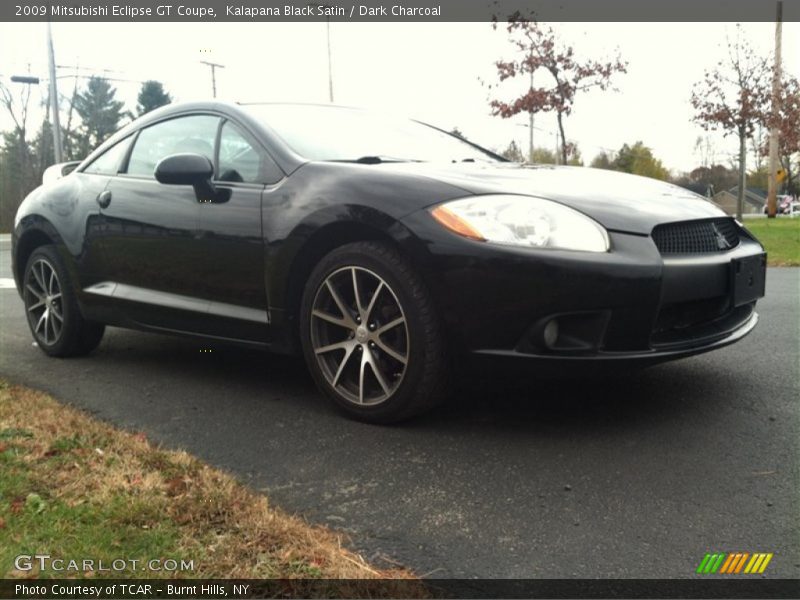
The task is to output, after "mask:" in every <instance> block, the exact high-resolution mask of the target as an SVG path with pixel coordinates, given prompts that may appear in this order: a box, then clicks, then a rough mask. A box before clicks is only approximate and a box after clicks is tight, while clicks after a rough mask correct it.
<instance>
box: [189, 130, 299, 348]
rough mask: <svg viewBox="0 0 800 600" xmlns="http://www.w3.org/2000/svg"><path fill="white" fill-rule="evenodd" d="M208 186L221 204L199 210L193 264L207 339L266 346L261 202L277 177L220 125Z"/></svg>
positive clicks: (256, 148) (257, 151)
mask: <svg viewBox="0 0 800 600" xmlns="http://www.w3.org/2000/svg"><path fill="white" fill-rule="evenodd" d="M216 154H217V160H216V165H217V166H216V173H217V176H216V179H215V181H214V185H215V186H216V187H217V189H218V190H220V191H221V192H222V193H221V194H219V197H220V198H221V199H223V201H220V202H215V203H203V204H201V205H200V212H199V219H198V240H199V244H200V246H201V248H202V250H201V252H202V255H203V257H204V259H203V261H202V262H201V263H198V264H197V268H198V275H199V279H200V281H201V282H202V286H203V289H202V294H203V297H204V298H207V299H208V300H209V313H208V315H209V318H208V319H207V320H206V321H205V323H204V326H205V327H206V328H207V330H206V332H207V333H208V334H210V335H218V336H225V337H235V338H237V339H242V340H252V341H259V342H263V341H268V339H269V314H268V310H267V297H266V293H265V279H264V274H265V269H264V241H263V234H262V219H261V202H262V195H263V194H264V191H265V189H267V187H270V188H272V187H274V186H275V184H277V182H279V181H280V180H281V179H282V177H283V173H282V172H281V171H280V169H279V168H278V166H277V165H276V164H275V163H274V162H273V161H272V159H271V158H270V156H269V154H268V153H267V152H266V151H265V150H264V148H263V147H262V146H261V145H260V144H259V143H258V142H257V140H256V139H255V138H254V137H253V136H251V135H250V134H249V133H247V131H246V130H245V129H244V128H242V127H240V126H239V125H237V124H236V123H234V122H232V121H229V120H226V121H223V123H222V124H221V128H220V133H219V136H218V145H217V151H216Z"/></svg>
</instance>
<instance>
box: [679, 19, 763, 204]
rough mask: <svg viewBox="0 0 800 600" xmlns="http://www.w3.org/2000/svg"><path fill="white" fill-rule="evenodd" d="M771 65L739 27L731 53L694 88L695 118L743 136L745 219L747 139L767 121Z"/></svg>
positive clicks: (741, 192)
mask: <svg viewBox="0 0 800 600" xmlns="http://www.w3.org/2000/svg"><path fill="white" fill-rule="evenodd" d="M769 74H770V67H769V64H768V62H767V59H766V58H765V57H763V56H759V55H758V54H757V53H756V52H755V50H754V49H753V48H752V46H751V45H750V44H749V43H748V42H747V40H746V39H744V37H743V36H742V34H741V30H739V31H738V34H737V37H736V40H734V41H730V40H729V41H728V57H727V58H726V59H724V60H721V61H719V62H718V63H717V65H716V66H715V67H714V68H713V69H710V70H707V71H706V73H705V76H704V78H703V80H702V81H700V82H698V83H696V84H695V86H694V89H693V91H692V106H693V107H694V109H695V116H694V120H695V122H697V123H699V124H700V125H701V126H702V127H703V128H704V129H706V130H717V129H721V130H722V131H723V132H724V133H725V134H726V135H728V134H736V135H737V136H738V138H739V198H738V202H737V208H736V215H737V216H738V217H739V218H740V219H741V217H742V210H743V208H744V194H745V189H746V186H747V174H746V173H747V140H748V139H749V138H752V137H753V134H754V133H755V130H756V126H757V125H758V124H759V123H762V122H763V119H764V114H765V109H766V107H767V103H768V100H769V92H768V82H769Z"/></svg>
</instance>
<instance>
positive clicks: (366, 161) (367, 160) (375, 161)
mask: <svg viewBox="0 0 800 600" xmlns="http://www.w3.org/2000/svg"><path fill="white" fill-rule="evenodd" d="M332 162H350V163H358V164H361V165H379V164H381V163H400V162H422V161H421V160H417V159H415V158H398V157H396V156H382V155H377V154H375V155H368V156H362V157H360V158H343V159H339V160H334V161H332Z"/></svg>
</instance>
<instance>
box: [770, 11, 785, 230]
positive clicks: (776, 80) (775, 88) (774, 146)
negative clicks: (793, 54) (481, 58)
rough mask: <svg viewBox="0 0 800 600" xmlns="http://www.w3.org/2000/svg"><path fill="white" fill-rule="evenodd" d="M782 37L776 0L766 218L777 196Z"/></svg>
mask: <svg viewBox="0 0 800 600" xmlns="http://www.w3.org/2000/svg"><path fill="white" fill-rule="evenodd" d="M782 36H783V0H778V7H777V14H776V18H775V68H774V69H773V71H772V117H773V122H772V123H771V126H770V130H769V183H768V192H767V216H768V217H769V218H770V219H773V218H775V212H776V210H777V194H778V136H779V135H780V131H779V129H778V122H777V118H778V115H779V114H780V109H781V106H780V101H781V38H782Z"/></svg>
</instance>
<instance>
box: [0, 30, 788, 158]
mask: <svg viewBox="0 0 800 600" xmlns="http://www.w3.org/2000/svg"><path fill="white" fill-rule="evenodd" d="M553 26H554V28H556V29H557V31H558V32H559V34H560V35H561V36H563V38H564V39H567V40H569V41H570V42H572V43H573V44H574V46H575V49H576V53H577V55H578V56H579V57H588V56H592V57H598V58H599V57H603V56H610V55H612V54H613V53H614V52H615V51H616V49H617V48H618V49H619V51H620V53H621V55H622V57H623V59H625V60H627V61H628V62H629V68H628V73H627V74H626V75H621V76H618V78H617V79H616V87H617V88H618V92H591V93H586V94H584V95H582V96H579V97H578V98H577V101H576V105H575V111H574V113H573V114H572V115H571V116H570V117H569V118H568V119H567V121H566V130H567V138H568V139H570V140H573V141H576V142H577V143H578V145H579V147H580V149H581V151H582V154H583V156H584V159H585V160H586V162H587V163H588V162H589V161H590V160H591V158H592V157H593V156H594V155H596V154H597V153H598V152H599V151H600V150H601V149H602V148H607V149H610V150H616V149H618V148H619V147H620V146H621V145H622V144H623V143H625V142H629V143H632V142H635V141H636V140H642V141H643V142H644V143H645V144H647V145H648V146H650V147H651V148H653V150H654V152H655V154H656V156H657V157H659V158H661V159H662V160H663V162H664V163H665V165H666V166H667V167H668V168H670V169H673V170H689V169H691V168H692V167H693V166H695V165H696V164H697V163H698V158H697V157H696V156H695V155H694V154H693V152H694V144H695V140H696V139H697V136H698V135H703V131H702V130H701V129H700V128H699V127H698V126H697V125H694V124H693V123H692V122H691V116H692V110H691V106H690V104H689V97H690V94H691V90H692V85H693V84H694V82H696V81H698V80H700V79H701V78H702V76H703V71H704V69H705V68H708V67H711V66H713V65H714V64H715V63H716V61H717V60H719V59H720V58H722V57H724V56H725V43H726V37H728V36H730V37H734V36H735V25H734V24H730V23H720V24H715V23H622V24H613V23H566V24H553ZM52 27H53V36H54V41H55V51H56V63H57V64H59V65H80V66H82V67H89V68H92V69H95V70H96V71H97V72H98V73H101V72H102V70H103V69H108V72H106V73H105V74H106V75H107V76H108V77H109V78H116V79H124V80H132V81H115V82H114V84H115V85H116V86H117V88H118V90H119V91H118V96H119V97H120V98H121V99H123V100H125V101H126V103H127V105H128V108H130V109H131V110H133V107H134V106H135V103H136V94H137V92H138V87H139V83H137V81H142V80H145V79H157V80H160V81H162V82H163V83H164V85H165V87H166V88H167V90H168V91H169V92H170V93H172V95H173V96H174V97H175V99H176V100H191V99H198V98H208V97H210V95H211V79H210V73H209V69H208V67H205V66H203V65H201V64H200V62H199V61H200V60H213V61H215V62H219V63H223V64H224V65H226V68H225V69H224V70H220V71H218V72H217V87H218V96H219V97H220V98H222V99H228V100H235V101H259V100H263V101H283V100H285V101H301V102H327V100H328V64H327V49H326V36H325V28H326V24H325V23H324V22H312V23H274V24H273V23H225V24H223V23H198V24H178V23H156V24H144V23H138V24H136V23H134V24H127V23H97V24H79V23H54V24H53V26H52ZM330 27H331V47H332V55H333V78H334V95H335V98H334V99H335V102H336V103H338V104H345V105H353V106H366V107H378V108H380V109H383V110H388V111H391V112H396V113H400V114H406V115H409V116H413V117H416V118H419V119H421V120H424V121H427V122H430V123H433V124H435V125H438V126H440V127H443V128H447V129H450V128H452V127H458V128H459V129H460V130H461V131H463V132H464V133H465V134H466V135H467V137H469V138H470V139H473V140H474V141H476V142H478V143H482V144H484V145H486V146H489V147H493V148H496V149H502V148H505V147H506V146H507V145H508V143H509V142H510V141H511V140H512V139H515V140H516V141H517V143H518V144H520V145H521V147H522V148H527V129H526V127H524V124H525V123H527V116H526V115H520V116H518V117H516V118H513V119H508V120H503V119H500V118H498V117H491V116H490V115H489V108H488V101H487V98H488V95H489V90H488V89H487V88H486V87H485V86H484V85H482V83H481V80H484V81H492V80H493V79H494V66H493V63H494V61H495V60H497V59H498V58H501V57H510V56H511V53H510V47H509V45H508V42H507V39H506V35H505V32H504V31H503V30H498V31H493V29H492V27H491V25H490V24H488V23H448V24H417V23H332V24H331V26H330ZM743 29H744V32H745V34H746V35H747V37H748V39H749V40H750V41H751V42H752V43H753V44H754V46H756V47H757V48H760V49H761V50H762V51H763V52H764V53H765V54H766V53H769V52H770V51H771V49H772V45H773V33H774V25H773V24H771V23H755V24H745V25H744V26H743ZM45 49H46V46H45V25H44V24H43V23H22V24H17V23H15V24H13V25H12V24H10V23H0V77H2V78H3V81H4V82H5V83H6V84H7V85H14V86H16V85H18V84H10V83H9V82H8V77H9V76H10V75H12V74H22V73H25V72H27V71H28V69H29V68H30V72H31V73H32V74H35V75H38V76H41V77H46V76H47V62H46V52H45ZM783 55H784V67H785V69H786V70H787V71H789V72H791V73H793V74H794V75H796V76H798V75H800V23H787V24H784V45H783ZM72 73H74V69H69V68H61V69H59V70H58V74H59V80H58V81H59V86H60V90H59V91H60V93H61V94H69V93H71V91H72V85H73V82H74V79H72V78H69V77H66V76H67V75H70V74H72ZM81 73H83V74H88V73H87V72H86V71H81ZM541 77H544V75H541ZM82 81H85V80H82ZM507 89H508V91H509V92H511V91H512V90H513V87H510V88H507ZM44 93H45V90H44V89H42V90H41V92H37V94H35V96H34V98H37V99H39V98H40V97H41V95H43V94H44ZM509 95H512V94H509ZM8 126H9V121H8V119H7V116H6V115H2V116H0V128H8ZM536 127H537V129H536V130H535V136H536V145H537V146H540V145H541V146H547V147H550V148H553V147H554V145H555V138H554V133H555V117H553V116H550V115H541V116H537V120H536ZM714 142H715V148H716V151H717V160H718V162H725V163H727V162H728V160H729V157H730V156H731V155H732V154H733V153H735V152H736V147H737V146H736V142H735V140H734V139H732V138H722V137H721V136H715V137H714Z"/></svg>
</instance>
